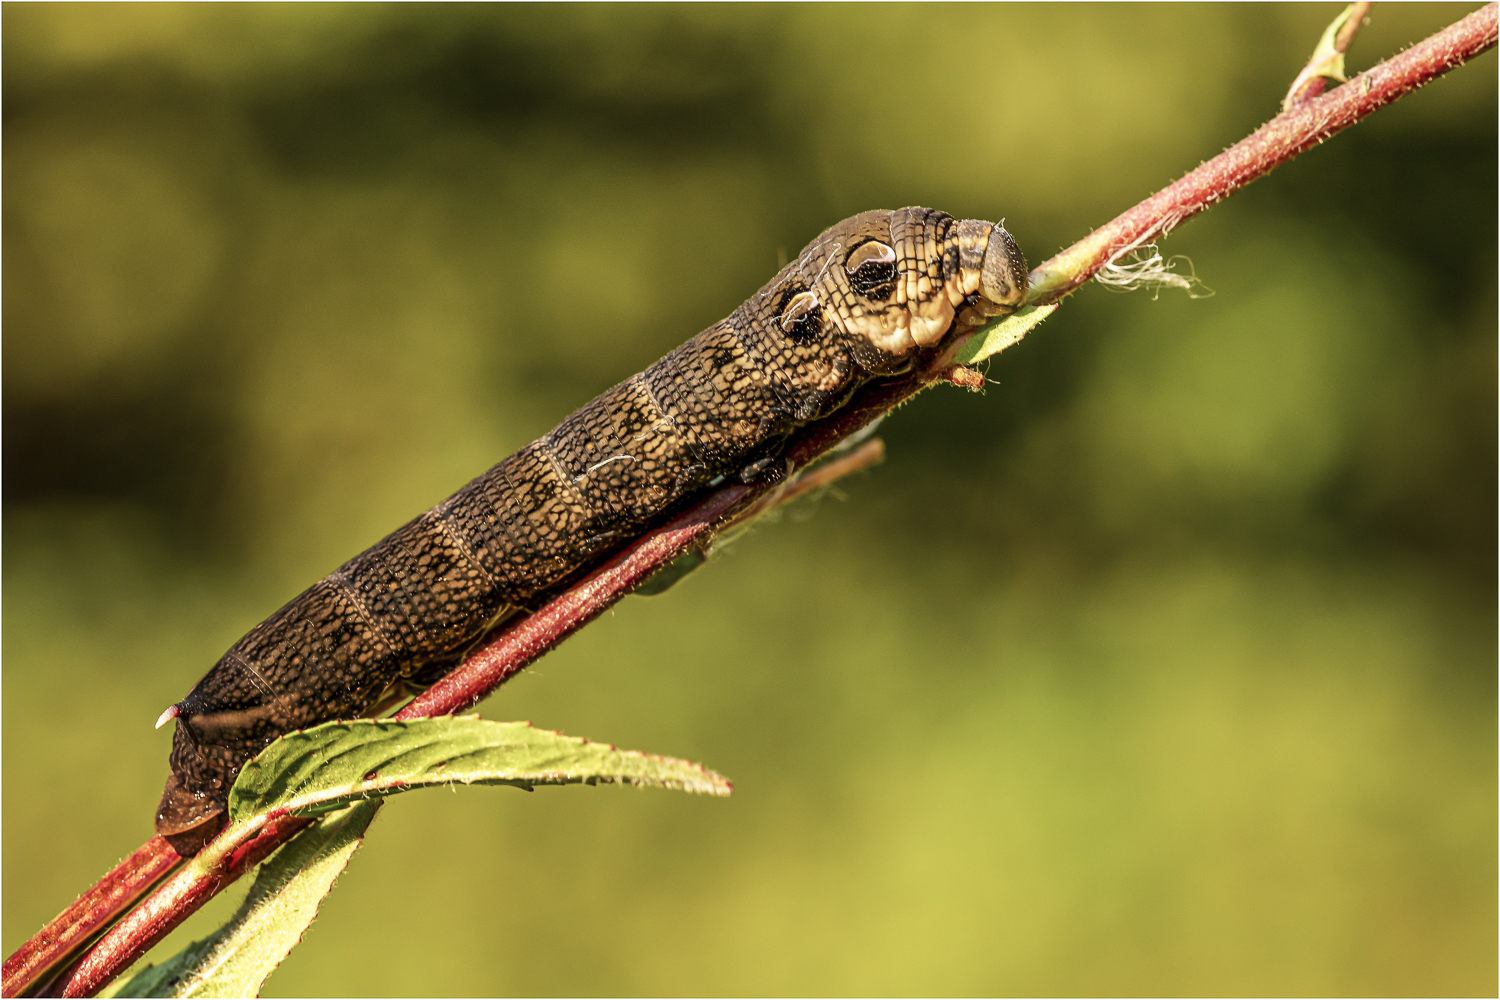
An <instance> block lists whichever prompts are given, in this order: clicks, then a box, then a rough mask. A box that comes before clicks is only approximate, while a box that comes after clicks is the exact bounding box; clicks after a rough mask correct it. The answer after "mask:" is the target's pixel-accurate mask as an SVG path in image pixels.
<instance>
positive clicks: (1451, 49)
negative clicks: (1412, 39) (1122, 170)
mask: <svg viewBox="0 0 1500 1000" xmlns="http://www.w3.org/2000/svg"><path fill="white" fill-rule="evenodd" d="M1495 35H1496V5H1495V4H1494V3H1491V4H1487V5H1486V6H1484V7H1482V8H1480V9H1479V10H1476V11H1475V12H1474V13H1472V14H1470V15H1469V16H1468V17H1466V18H1464V19H1463V20H1462V21H1459V22H1458V23H1456V24H1452V25H1449V26H1448V27H1447V28H1444V29H1443V30H1442V31H1440V32H1438V33H1437V34H1435V35H1433V36H1431V37H1430V38H1427V39H1426V40H1424V41H1422V42H1418V43H1417V44H1416V45H1413V46H1412V47H1411V48H1409V49H1407V50H1406V51H1405V52H1402V53H1401V54H1400V55H1397V56H1394V57H1392V58H1390V59H1387V60H1386V61H1385V62H1383V63H1381V64H1380V65H1378V66H1375V67H1374V68H1372V69H1369V70H1367V71H1365V72H1364V73H1361V74H1359V75H1358V76H1356V77H1355V78H1354V79H1352V80H1350V81H1349V82H1348V83H1346V84H1344V85H1343V86H1342V87H1339V88H1338V89H1336V90H1333V91H1330V92H1329V93H1327V94H1323V95H1322V96H1320V97H1316V98H1313V99H1312V100H1309V101H1307V102H1305V103H1303V104H1299V105H1297V107H1295V108H1293V109H1292V110H1290V111H1287V112H1286V113H1284V114H1280V115H1277V116H1276V117H1275V118H1273V119H1271V120H1270V121H1269V122H1267V123H1266V124H1264V125H1262V126H1261V127H1260V128H1258V129H1256V130H1255V132H1254V133H1253V134H1251V135H1250V136H1249V137H1248V138H1246V139H1243V140H1241V141H1240V142H1238V143H1236V144H1235V145H1233V146H1231V147H1230V148H1229V149H1227V150H1225V151H1224V152H1222V153H1220V154H1219V155H1218V156H1216V157H1214V158H1213V159H1212V160H1209V161H1208V162H1207V163H1205V164H1203V165H1202V166H1200V167H1198V169H1196V170H1194V171H1192V172H1191V173H1189V174H1187V175H1186V176H1185V177H1183V178H1182V179H1181V180H1179V181H1177V182H1176V183H1175V184H1172V185H1170V186H1168V187H1166V188H1163V189H1162V190H1161V191H1159V192H1157V193H1156V194H1154V195H1152V196H1151V197H1150V198H1147V199H1146V200H1145V201H1143V202H1141V203H1140V204H1139V205H1137V206H1135V207H1134V208H1132V209H1130V211H1128V212H1125V213H1124V214H1123V215H1120V216H1118V217H1117V218H1115V219H1114V220H1113V221H1112V222H1108V223H1105V224H1104V225H1103V226H1101V227H1100V228H1098V229H1096V230H1094V231H1093V232H1092V233H1090V234H1089V235H1088V236H1086V237H1084V238H1083V239H1081V240H1079V241H1078V242H1077V243H1075V244H1073V245H1072V246H1071V247H1069V248H1068V249H1066V250H1064V251H1063V252H1062V253H1060V254H1058V255H1057V256H1055V257H1053V258H1052V259H1051V260H1049V261H1047V262H1046V263H1044V264H1043V265H1042V266H1041V267H1039V268H1037V269H1036V270H1035V271H1032V272H1031V294H1030V296H1029V297H1028V299H1027V301H1028V302H1029V304H1031V305H1042V304H1044V303H1047V302H1055V301H1057V300H1058V299H1060V298H1062V297H1063V296H1064V295H1067V294H1068V293H1069V292H1071V291H1073V290H1074V289H1075V288H1077V287H1078V286H1079V285H1082V284H1083V283H1084V282H1085V281H1088V280H1089V278H1091V277H1093V276H1094V273H1095V272H1096V271H1098V270H1099V269H1100V268H1101V267H1103V266H1104V265H1105V264H1106V263H1108V262H1109V261H1111V260H1113V259H1114V258H1115V257H1117V256H1118V255H1120V254H1121V253H1123V252H1125V251H1127V250H1129V249H1131V248H1133V247H1138V246H1141V245H1142V244H1144V243H1149V242H1150V241H1151V240H1153V239H1155V238H1156V237H1158V236H1162V235H1165V234H1166V233H1168V232H1170V231H1171V230H1172V229H1173V228H1174V227H1176V226H1177V225H1178V224H1179V223H1181V222H1182V221H1183V220H1184V219H1188V218H1191V217H1192V216H1194V215H1197V214H1198V213H1199V212H1201V211H1203V210H1204V209H1205V208H1207V207H1209V206H1210V205H1212V204H1214V203H1215V202H1218V201H1220V200H1222V199H1224V198H1226V197H1228V196H1229V195H1231V194H1233V193H1234V192H1235V191H1238V190H1239V189H1240V188H1242V187H1244V186H1245V185H1246V184H1249V183H1250V182H1251V181H1253V180H1255V179H1256V178H1257V177H1261V176H1263V175H1265V174H1268V173H1270V172H1271V170H1272V169H1274V168H1275V167H1278V166H1280V165H1281V164H1282V163H1285V162H1286V161H1287V160H1290V159H1291V158H1292V157H1294V156H1296V155H1297V154H1298V153H1301V152H1304V151H1306V150H1308V149H1310V148H1312V147H1313V146H1316V145H1317V144H1319V143H1321V142H1322V141H1323V140H1325V139H1327V138H1328V137H1329V136H1332V135H1334V134H1335V133H1337V132H1341V131H1343V130H1344V129H1346V128H1348V127H1349V126H1350V125H1353V124H1354V123H1355V122H1357V121H1359V120H1360V119H1361V118H1364V117H1365V116H1366V115H1368V114H1370V112H1372V111H1376V110H1378V109H1380V108H1382V107H1384V106H1385V105H1387V104H1389V103H1391V102H1392V101H1394V100H1397V99H1398V98H1400V97H1402V96H1404V95H1406V94H1408V93H1410V92H1411V91H1413V90H1416V89H1417V88H1418V87H1420V86H1422V85H1423V84H1424V83H1427V82H1429V81H1430V80H1432V79H1434V78H1435V77H1438V76H1441V75H1442V74H1444V73H1446V72H1447V71H1448V70H1450V69H1453V68H1454V67H1455V66H1459V65H1462V64H1463V63H1464V62H1466V61H1468V60H1469V59H1472V58H1473V57H1474V56H1477V55H1479V54H1480V53H1482V52H1485V51H1487V50H1488V49H1491V48H1494V46H1495Z"/></svg>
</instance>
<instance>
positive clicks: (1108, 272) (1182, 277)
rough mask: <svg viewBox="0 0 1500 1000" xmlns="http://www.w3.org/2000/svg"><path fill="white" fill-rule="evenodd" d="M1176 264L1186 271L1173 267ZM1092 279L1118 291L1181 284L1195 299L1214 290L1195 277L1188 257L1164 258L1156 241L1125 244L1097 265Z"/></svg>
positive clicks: (1179, 286) (1159, 287)
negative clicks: (1131, 244) (1176, 269)
mask: <svg viewBox="0 0 1500 1000" xmlns="http://www.w3.org/2000/svg"><path fill="white" fill-rule="evenodd" d="M1179 265H1181V266H1184V267H1185V268H1186V271H1185V272H1179V271H1175V270H1173V268H1175V267H1178V266H1179ZM1094 280H1095V281H1097V282H1099V284H1101V285H1103V286H1104V287H1106V288H1109V289H1112V290H1114V291H1117V292H1133V291H1136V290H1137V289H1141V288H1150V289H1153V290H1154V291H1156V292H1160V291H1161V289H1163V288H1180V289H1182V290H1183V291H1185V292H1187V293H1188V295H1189V296H1190V297H1191V298H1195V299H1201V298H1207V297H1209V296H1210V295H1212V294H1213V289H1211V288H1209V287H1208V286H1207V285H1205V284H1203V282H1201V281H1199V280H1198V275H1197V274H1195V273H1194V272H1193V262H1192V261H1191V260H1189V259H1188V258H1186V257H1184V256H1182V255H1181V254H1177V255H1175V256H1172V257H1167V258H1163V257H1162V255H1161V251H1160V250H1158V249H1157V248H1156V244H1155V243H1147V244H1145V245H1144V246H1139V245H1137V246H1129V247H1125V248H1124V249H1123V250H1121V251H1120V252H1119V253H1117V254H1115V255H1114V256H1113V257H1111V258H1110V259H1109V260H1108V261H1107V262H1106V263H1105V265H1104V266H1103V267H1101V268H1100V269H1099V273H1098V274H1096V275H1094Z"/></svg>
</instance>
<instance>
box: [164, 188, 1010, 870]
mask: <svg viewBox="0 0 1500 1000" xmlns="http://www.w3.org/2000/svg"><path fill="white" fill-rule="evenodd" d="M1026 288H1027V272H1026V262H1025V260H1024V258H1023V257H1022V255H1021V252H1020V250H1019V249H1018V248H1017V247H1016V244H1015V242H1014V240H1012V239H1011V237H1010V234H1009V233H1007V232H1006V231H1005V229H1004V228H1003V227H1002V226H998V225H994V224H992V223H989V222H984V221H980V220H973V219H968V220H962V221H960V220H956V219H953V218H952V217H951V216H948V215H945V214H944V213H942V212H938V211H934V210H932V209H926V208H903V209H900V210H898V211H894V212H888V211H876V212H865V213H863V214H860V215H856V216H854V217H853V218H850V219H846V220H844V221H843V222H840V223H838V224H837V225H835V226H832V227H831V228H829V229H827V230H826V231H824V232H823V233H822V234H821V235H819V236H818V238H817V239H816V240H814V241H813V242H812V243H811V244H810V245H809V246H808V247H807V249H805V250H803V251H802V253H801V254H800V255H799V256H798V257H797V259H796V260H794V261H792V262H791V263H789V264H788V265H787V266H786V267H784V268H782V270H781V271H780V272H779V273H778V274H777V275H776V277H775V278H773V279H772V280H771V281H770V282H769V283H768V284H766V285H765V287H763V288H761V289H760V291H758V292H756V293H755V294H754V295H752V296H751V297H750V298H749V300H747V301H746V302H745V303H744V305H742V306H740V307H739V308H738V309H736V310H735V311H734V312H733V313H732V314H731V315H730V316H729V318H727V319H725V320H723V321H722V322H720V323H717V324H715V325H714V326H711V327H709V328H708V329H707V330H704V331H703V332H702V333H700V334H698V335H697V336H696V337H694V338H692V339H691V340H689V341H688V342H687V343H685V344H683V345H682V346H681V347H679V348H677V349H676V350H674V351H672V352H671V353H670V354H668V355H667V356H666V357H664V358H662V359H661V360H660V361H658V362H657V363H656V364H654V365H652V366H651V367H650V368H647V369H646V370H645V371H643V372H641V373H640V374H638V375H635V376H633V377H632V378H629V379H627V380H626V381H624V382H621V383H620V384H619V385H617V386H615V387H614V388H613V389H610V390H609V391H607V392H605V393H604V394H603V395H601V396H599V397H598V398H597V399H595V400H593V401H592V402H590V403H588V404H586V405H585V406H583V407H582V408H581V409H579V410H577V411H576V412H574V413H573V414H572V415H571V416H569V417H568V418H567V419H566V420H564V421H563V422H562V423H561V424H559V425H558V426H557V427H556V428H554V429H553V430H552V431H551V432H550V433H549V434H547V435H546V436H545V437H543V438H541V439H540V440H538V441H534V442H532V443H531V444H529V445H527V446H526V447H524V448H522V449H521V450H520V451H518V452H516V453H515V454H514V455H511V456H510V457H509V458H507V459H505V460H504V461H503V462H501V463H500V464H499V465H496V466H495V467H494V468H492V469H490V470H489V471H488V472H486V473H485V474H484V475H482V476H480V477H479V478H478V479H475V480H474V481H473V482H471V483H469V484H468V485H467V486H465V487H464V488H463V489H461V490H459V491H458V492H457V493H455V494H454V495H453V496H451V497H449V498H448V499H447V500H445V501H443V502H442V503H440V504H438V505H437V506H436V507H434V508H432V509H431V510H429V511H427V512H426V513H425V514H422V515H421V516H420V517H418V518H416V519H415V520H413V521H411V522H410V523H408V524H406V525H404V526H403V527H401V528H399V529H397V530H396V531H395V532H394V533H392V534H390V535H388V536H387V537H386V538H384V539H382V540H381V541H379V542H377V543H376V544H375V545H374V546H372V547H371V548H369V549H366V550H365V551H364V552H361V553H360V554H359V555H357V556H355V557H354V558H353V559H351V560H349V561H348V562H347V563H345V564H344V565H342V566H340V567H339V568H338V569H337V570H335V571H334V572H333V573H331V574H329V575H328V576H326V577H324V578H323V579H322V580H320V581H318V582H317V583H315V584H313V585H312V586H311V587H310V588H308V589H307V590H306V591H304V592H303V593H301V594H299V595H298V596H297V597H295V598H293V599H292V600H291V601H290V602H289V603H288V604H287V605H286V606H284V607H283V608H281V610H279V611H277V612H276V613H275V614H273V615H272V616H271V617H270V618H267V619H266V620H265V621H264V622H262V623H261V624H259V625H257V626H256V627H255V628H253V629H251V631H250V632H249V634H247V635H246V636H245V637H244V638H242V639H240V640H239V641H238V642H236V643H235V644H234V645H233V646H232V647H230V649H229V651H228V652H227V653H225V654H224V656H223V658H222V659H220V660H219V662H218V663H217V664H215V665H214V667H213V669H211V670H210V671H209V672H208V673H207V674H206V675H205V676H204V677H203V679H202V680H200V681H199V682H198V683H197V685H196V686H195V687H194V688H193V689H192V691H190V692H189V693H188V695H187V697H185V698H183V699H182V701H180V702H178V703H177V704H176V705H173V706H171V707H170V708H168V709H167V710H166V712H164V713H162V719H161V720H160V721H159V722H158V725H161V724H162V723H164V722H166V721H167V720H169V719H173V718H175V719H176V720H177V727H176V732H175V733H174V735H173V739H172V754H171V768H172V773H171V775H170V777H169V778H168V779H167V785H166V789H165V790H164V791H163V792H162V797H161V803H160V805H159V806H158V808H157V813H156V829H157V832H159V833H160V834H162V835H163V836H164V837H165V838H166V839H167V840H168V842H170V843H171V844H172V846H173V848H175V849H176V850H177V852H178V853H179V854H182V855H184V856H186V855H190V854H196V853H197V852H198V851H199V850H201V849H202V847H203V846H204V845H205V844H206V843H207V842H208V841H209V840H210V839H212V837H213V836H214V835H215V834H217V833H218V831H219V830H220V829H221V828H222V827H223V825H224V823H225V820H226V816H227V811H226V802H227V800H228V795H229V789H230V786H231V785H232V784H233V783H234V779H235V776H236V775H237V774H238V773H239V770H240V768H241V767H242V766H244V764H245V763H246V762H247V761H249V760H250V758H252V757H254V756H255V755H256V754H257V753H259V752H260V751H261V750H262V749H263V748H264V747H266V746H267V745H268V744H269V743H270V742H271V741H272V740H274V739H276V738H277V737H278V736H280V735H282V734H283V733H287V732H290V731H292V730H294V729H302V728H305V727H307V726H312V725H316V724H317V723H320V722H326V721H329V720H332V719H341V718H353V717H357V716H360V715H366V714H371V713H372V712H375V711H378V710H379V709H380V708H381V707H382V706H386V705H389V704H391V703H392V702H393V699H397V698H399V697H401V696H402V694H403V693H405V692H409V691H412V690H416V689H420V688H422V687H425V686H427V685H430V684H431V683H433V682H434V681H436V680H437V679H439V678H440V677H442V676H443V675H444V674H445V673H447V672H448V671H449V670H451V669H452V668H453V667H455V666H456V665H457V664H458V662H459V661H460V660H461V659H462V657H463V655H464V653H465V652H466V651H467V650H468V649H469V648H471V646H472V645H473V643H474V642H475V641H476V640H477V639H478V638H479V637H480V636H482V635H484V634H485V633H486V632H487V631H488V630H489V629H490V628H491V627H492V626H494V625H495V624H496V623H498V622H500V621H502V620H504V619H505V618H506V617H508V616H510V615H513V614H515V613H518V612H519V611H521V610H523V609H526V608H528V607H534V606H535V604H536V603H537V602H538V600H539V599H540V598H544V597H546V596H547V595H549V594H551V593H555V592H556V591H557V590H558V589H559V588H560V587H561V586H564V585H566V584H567V583H569V582H570V581H571V580H573V579H575V578H576V577H577V576H578V575H579V574H580V573H581V572H583V571H584V570H587V569H589V568H591V567H592V566H594V565H595V564H597V563H598V562H600V561H601V560H603V559H604V558H606V557H608V556H609V555H611V554H612V553H613V552H614V551H616V550H618V549H619V548H621V547H623V546H624V545H626V544H628V543H629V542H630V541H631V540H632V538H634V537H635V536H637V535H639V533H640V532H641V531H642V530H643V529H645V528H646V527H648V526H649V525H651V524H652V523H654V522H656V521H659V520H660V519H661V518H662V517H663V516H664V515H666V514H669V513H671V512H674V511H676V510H677V509H679V508H681V507H683V506H685V505H686V504H688V503H691V502H692V501H694V500H695V499H696V498H698V497H700V496H701V495H702V493H703V492H704V491H705V490H707V489H710V488H712V486H713V485H714V484H715V483H717V482H718V481H720V480H721V479H722V478H729V477H733V478H738V479H740V480H742V481H745V482H753V481H756V480H762V481H764V480H774V479H776V478H779V477H780V476H782V475H784V474H785V472H786V461H785V459H783V458H782V457H781V454H780V452H781V448H782V446H783V445H784V443H785V442H786V439H787V438H788V436H789V435H790V434H791V433H792V432H793V431H795V430H797V429H798V428H800V427H802V426H804V425H806V424H808V423H811V422H813V421H816V420H819V419H820V418H823V417H826V416H828V415H829V414H831V413H833V412H834V411H835V410H837V409H838V408H839V407H840V406H842V405H843V404H844V403H845V402H846V401H847V400H848V398H849V396H850V395H851V394H852V393H853V392H854V390H855V389H857V388H859V387H860V386H862V385H865V384H866V383H869V382H872V381H874V380H877V379H881V378H884V377H889V376H891V375H894V374H898V373H901V372H904V371H907V370H909V369H910V368H911V367H912V366H913V364H915V363H916V362H917V361H918V360H919V359H924V358H930V357H932V356H933V355H935V354H936V352H938V351H940V350H942V349H943V348H944V347H946V346H948V345H950V344H951V343H953V342H954V341H955V340H956V339H957V338H959V337H961V336H963V335H965V334H967V333H969V332H972V331H973V330H974V329H976V328H978V327H979V326H982V325H983V324H984V323H985V322H986V321H987V320H988V319H989V318H990V317H992V316H998V315H1003V314H1005V313H1008V312H1011V311H1014V310H1015V309H1016V308H1017V307H1019V306H1020V305H1021V303H1022V302H1023V300H1024V299H1025V296H1026Z"/></svg>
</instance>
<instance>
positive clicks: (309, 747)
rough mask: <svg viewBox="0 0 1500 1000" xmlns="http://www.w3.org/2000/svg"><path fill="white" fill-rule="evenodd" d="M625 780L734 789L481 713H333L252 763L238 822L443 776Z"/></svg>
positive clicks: (680, 766)
mask: <svg viewBox="0 0 1500 1000" xmlns="http://www.w3.org/2000/svg"><path fill="white" fill-rule="evenodd" d="M579 782H583V783H587V784H590V785H594V784H599V783H601V782H604V783H618V784H631V785H652V786H656V787H659V788H675V789H681V790H682V791H688V792H700V793H703V794H707V795H728V794H729V793H730V792H731V791H733V786H731V785H730V783H729V782H728V781H727V780H726V779H725V778H723V777H721V776H720V775H717V774H715V773H714V772H712V771H709V770H707V769H706V768H704V767H701V766H700V765H698V764H693V763H691V762H689V761H685V760H675V759H673V758H670V757H656V756H652V755H650V754H643V753H637V752H635V751H633V750H619V749H616V748H615V747H613V746H611V745H609V744H607V743H591V742H589V741H588V740H585V739H579V738H577V737H573V736H564V735H562V734H561V733H554V732H550V731H548V730H545V729H534V728H532V726H531V724H530V723H527V722H489V721H487V720H485V719H481V718H479V717H478V716H464V717H460V718H450V717H444V718H437V719H418V720H414V721H411V722H397V721H394V720H387V719H358V720H355V721H352V722H327V723H324V724H323V725H321V726H314V727H312V728H311V729H305V730H303V731H301V732H296V733H289V734H287V735H286V736H283V737H282V738H281V739H279V740H277V741H276V742H275V743H272V744H271V745H270V746H268V747H266V749H265V750H262V751H261V753H260V755H259V756H258V757H256V758H255V759H254V760H252V761H251V762H250V763H249V764H246V765H245V768H244V770H242V771H241V772H240V776H239V778H238V780H236V781H235V783H234V787H233V788H232V789H230V792H229V818H230V822H231V823H238V822H242V821H245V820H247V819H250V818H251V817H253V816H255V815H257V814H263V813H267V812H271V811H279V810H283V809H284V810H286V811H288V812H292V813H296V814H299V815H316V814H318V813H320V812H324V811H327V810H329V809H334V808H338V807H339V806H342V805H345V804H347V803H349V802H353V801H355V800H357V799H364V798H368V797H370V796H376V795H381V796H383V795H392V794H395V793H397V792H404V791H409V790H410V789H413V788H424V787H430V786H433V785H453V784H465V785H517V786H519V787H522V788H531V787H533V786H535V785H564V784H574V783H579Z"/></svg>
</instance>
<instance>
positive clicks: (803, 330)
mask: <svg viewBox="0 0 1500 1000" xmlns="http://www.w3.org/2000/svg"><path fill="white" fill-rule="evenodd" d="M781 329H782V332H783V333H785V334H786V335H787V338H788V339H790V340H791V342H792V343H794V344H802V343H806V342H807V341H809V340H811V339H813V338H814V337H816V336H817V335H818V334H820V333H822V332H823V310H822V309H821V308H819V306H818V297H817V296H816V295H814V294H813V293H812V292H798V291H797V290H796V289H789V290H788V292H787V295H786V297H785V298H784V299H783V300H782V303H781Z"/></svg>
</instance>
